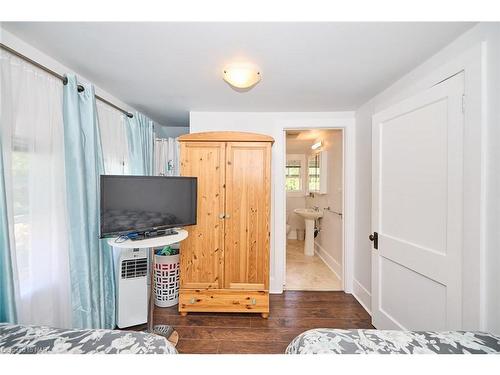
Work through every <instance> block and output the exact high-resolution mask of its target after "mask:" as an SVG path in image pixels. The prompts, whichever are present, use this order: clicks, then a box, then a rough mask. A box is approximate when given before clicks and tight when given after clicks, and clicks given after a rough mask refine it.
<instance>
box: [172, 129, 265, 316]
mask: <svg viewBox="0 0 500 375" xmlns="http://www.w3.org/2000/svg"><path fill="white" fill-rule="evenodd" d="M179 142H180V145H181V175H182V176H193V177H198V213H197V224H196V225H195V226H190V227H187V228H186V229H187V231H188V232H189V236H188V238H187V239H186V240H184V241H182V242H181V248H180V291H179V312H180V313H181V315H186V314H187V313H188V312H194V311H198V312H250V313H261V314H262V316H263V317H264V318H267V317H268V316H269V237H270V230H269V215H270V195H271V146H272V144H273V142H274V140H273V138H271V137H269V136H266V135H261V134H253V133H242V132H207V133H193V134H187V135H183V136H181V137H179Z"/></svg>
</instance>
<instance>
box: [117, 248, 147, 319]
mask: <svg viewBox="0 0 500 375" xmlns="http://www.w3.org/2000/svg"><path fill="white" fill-rule="evenodd" d="M147 251H148V249H117V248H114V250H113V253H114V260H115V275H116V293H117V294H116V325H117V326H118V327H119V328H125V327H130V326H135V325H138V324H144V323H146V322H147V315H148V256H147Z"/></svg>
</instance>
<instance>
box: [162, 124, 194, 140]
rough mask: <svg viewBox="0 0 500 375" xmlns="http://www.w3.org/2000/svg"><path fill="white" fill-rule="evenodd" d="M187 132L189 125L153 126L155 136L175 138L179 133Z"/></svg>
mask: <svg viewBox="0 0 500 375" xmlns="http://www.w3.org/2000/svg"><path fill="white" fill-rule="evenodd" d="M188 133H189V126H162V125H157V126H155V134H156V138H177V137H178V136H180V135H183V134H188Z"/></svg>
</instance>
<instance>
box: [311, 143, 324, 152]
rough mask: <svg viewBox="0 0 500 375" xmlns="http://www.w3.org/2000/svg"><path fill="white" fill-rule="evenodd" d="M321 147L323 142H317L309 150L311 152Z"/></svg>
mask: <svg viewBox="0 0 500 375" xmlns="http://www.w3.org/2000/svg"><path fill="white" fill-rule="evenodd" d="M321 146H323V142H321V141H319V142H316V143H315V144H313V145H312V146H311V148H312V149H313V150H316V149H318V148H320V147H321Z"/></svg>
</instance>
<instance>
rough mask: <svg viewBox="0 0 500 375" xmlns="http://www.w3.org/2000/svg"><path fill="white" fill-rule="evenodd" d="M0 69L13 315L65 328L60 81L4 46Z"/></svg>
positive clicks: (68, 317) (68, 307) (68, 308)
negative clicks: (7, 50) (6, 49)
mask: <svg viewBox="0 0 500 375" xmlns="http://www.w3.org/2000/svg"><path fill="white" fill-rule="evenodd" d="M0 68H1V82H0V83H1V85H0V90H1V106H0V108H1V109H0V111H1V112H0V116H1V131H2V142H3V152H4V160H5V169H6V171H5V178H6V189H7V198H8V205H9V206H10V209H9V210H8V211H9V223H10V226H11V227H13V230H12V232H13V234H14V235H13V236H12V237H13V239H12V242H13V246H12V247H11V251H12V252H13V254H12V255H13V256H12V258H13V263H14V265H13V266H14V270H15V271H14V273H15V276H14V278H15V285H16V299H17V310H18V320H19V322H20V323H24V324H45V325H50V326H56V327H63V328H64V327H70V326H71V302H70V278H69V272H70V270H69V261H68V238H67V232H68V231H67V219H66V217H67V216H66V215H67V212H66V201H65V196H66V194H65V179H64V148H63V120H62V82H61V81H60V80H59V79H57V78H55V77H53V76H51V75H49V74H48V73H46V72H44V71H42V70H39V69H38V68H36V67H34V66H32V65H31V64H29V63H26V62H24V61H23V60H21V59H19V58H17V57H15V56H13V55H11V54H9V53H8V52H5V51H0Z"/></svg>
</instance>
